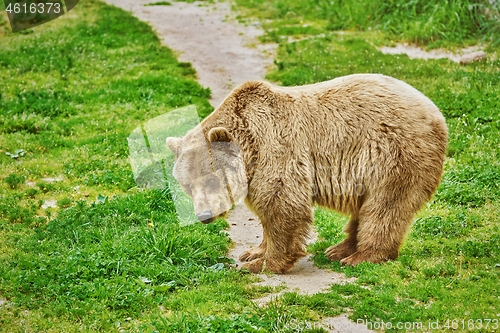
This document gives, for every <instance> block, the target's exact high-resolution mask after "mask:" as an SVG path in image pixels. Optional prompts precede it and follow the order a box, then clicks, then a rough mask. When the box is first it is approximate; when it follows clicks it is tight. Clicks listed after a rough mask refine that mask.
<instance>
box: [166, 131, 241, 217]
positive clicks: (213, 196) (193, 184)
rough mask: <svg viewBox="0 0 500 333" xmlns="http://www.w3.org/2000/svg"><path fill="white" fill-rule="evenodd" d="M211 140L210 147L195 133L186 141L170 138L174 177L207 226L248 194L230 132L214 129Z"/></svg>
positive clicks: (168, 143) (239, 158) (168, 140)
mask: <svg viewBox="0 0 500 333" xmlns="http://www.w3.org/2000/svg"><path fill="white" fill-rule="evenodd" d="M208 139H209V143H208V144H209V145H210V146H208V144H207V142H206V141H205V137H204V136H203V135H202V133H201V135H200V132H198V133H197V132H196V131H195V130H193V131H190V132H188V134H186V136H185V137H184V138H167V145H168V147H169V148H170V150H171V151H172V152H174V154H175V164H174V169H173V176H174V177H175V179H177V181H178V182H179V184H180V185H181V187H182V190H183V191H184V192H185V193H186V194H187V195H189V196H190V197H191V198H192V200H193V205H194V210H195V214H196V217H197V218H198V220H200V221H201V222H202V223H205V224H207V223H211V222H213V221H215V220H216V219H217V218H219V217H222V216H224V215H225V213H226V212H228V211H229V210H230V209H231V208H232V207H233V205H234V204H235V203H237V202H238V201H240V200H242V199H244V198H245V196H246V195H247V180H246V173H245V165H244V163H243V158H242V154H241V151H240V149H239V147H238V146H237V145H236V144H235V143H234V142H232V139H231V135H230V134H229V132H228V131H227V130H226V129H225V128H222V127H216V128H212V129H211V130H210V131H209V133H208ZM209 147H210V151H209Z"/></svg>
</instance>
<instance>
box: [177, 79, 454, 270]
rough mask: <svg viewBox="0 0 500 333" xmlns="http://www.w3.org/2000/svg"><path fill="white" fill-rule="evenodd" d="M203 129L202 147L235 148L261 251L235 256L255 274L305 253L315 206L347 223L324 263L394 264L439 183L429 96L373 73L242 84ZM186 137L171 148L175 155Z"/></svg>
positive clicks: (441, 123)
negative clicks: (291, 83) (289, 83)
mask: <svg viewBox="0 0 500 333" xmlns="http://www.w3.org/2000/svg"><path fill="white" fill-rule="evenodd" d="M200 128H201V130H202V131H203V133H204V136H205V138H206V140H207V142H219V141H224V142H227V141H231V142H234V143H235V144H237V145H238V146H239V148H240V149H241V154H242V158H243V162H244V165H245V168H246V182H247V184H248V194H247V196H246V198H245V203H246V205H247V206H248V207H249V208H250V209H251V210H252V211H253V212H254V213H255V214H256V215H257V216H258V217H259V218H260V220H261V221H262V226H263V230H264V238H263V241H262V244H261V245H260V246H258V247H256V248H254V249H251V250H250V251H247V252H245V253H244V254H243V255H242V256H241V258H240V259H241V260H244V261H248V262H247V263H246V264H245V267H247V268H248V269H249V270H250V271H251V272H254V273H257V272H260V271H262V270H269V271H274V272H278V273H283V272H285V271H287V270H288V269H290V268H291V267H293V265H294V263H295V262H296V261H297V260H298V259H299V258H300V257H302V256H304V255H305V251H304V240H305V237H306V236H307V234H308V232H309V230H310V226H311V224H312V222H313V206H314V205H315V204H317V205H320V206H323V207H327V208H330V209H333V210H336V211H338V212H340V213H343V214H348V215H350V216H351V219H350V221H349V223H348V225H347V227H346V229H345V231H346V233H347V238H346V239H345V240H344V241H343V242H341V243H340V244H337V245H335V246H332V247H330V248H328V249H327V250H326V255H327V256H328V258H330V259H331V260H333V261H335V260H340V262H341V263H342V264H348V265H357V264H359V263H360V262H363V261H369V262H374V263H380V262H383V261H386V260H390V259H396V258H397V257H398V255H399V248H400V246H401V243H402V242H403V240H404V237H405V235H406V233H407V231H408V228H409V227H410V225H411V222H412V219H413V216H414V214H415V213H416V212H417V211H418V210H419V209H420V208H421V207H422V205H423V204H424V203H425V202H426V201H428V200H429V199H430V198H431V196H432V194H433V193H434V192H435V190H436V188H437V186H438V185H439V182H440V180H441V175H442V172H443V162H444V159H445V152H446V146H447V135H448V129H447V126H446V122H445V119H444V117H443V115H442V114H441V112H440V111H439V109H438V108H437V107H436V106H435V105H434V104H433V103H432V102H431V101H430V100H429V99H428V98H427V97H425V96H424V95H423V94H422V93H420V92H419V91H417V90H416V89H414V88H413V87H411V86H409V85H408V84H406V83H404V82H402V81H399V80H397V79H394V78H391V77H387V76H383V75H378V74H355V75H349V76H345V77H339V78H336V79H334V80H331V81H327V82H321V83H317V84H312V85H306V86H299V87H279V86H274V85H271V84H269V83H267V82H260V81H252V82H247V83H244V84H243V85H241V86H239V87H237V88H236V89H234V90H233V91H232V92H231V93H230V94H229V96H228V97H227V98H226V99H225V100H224V101H223V103H222V104H221V105H220V106H219V107H218V108H217V109H216V110H215V111H214V112H213V113H212V114H211V115H210V116H209V117H207V118H206V119H205V120H204V121H203V122H202V123H201V124H200V125H199V128H197V129H195V130H193V131H194V132H195V131H199V130H200ZM189 136H190V134H189V133H188V134H187V135H186V137H185V138H182V139H181V138H177V139H174V138H170V139H169V140H170V142H169V146H170V147H171V149H173V150H174V149H177V150H180V152H179V156H180V155H182V148H181V147H182V142H183V140H184V141H189ZM194 160H195V157H194V156H192V157H190V158H183V159H182V161H183V162H182V163H192V162H193V161H194ZM180 161H181V159H178V161H177V163H180ZM190 161H191V162H190ZM199 165H201V164H199ZM195 167H196V166H195ZM182 169H183V170H186V172H188V173H189V171H187V170H192V168H182ZM191 172H192V171H191ZM185 176H187V178H189V175H185ZM197 200H208V199H207V198H196V199H194V201H197ZM215 217H216V216H214V218H215Z"/></svg>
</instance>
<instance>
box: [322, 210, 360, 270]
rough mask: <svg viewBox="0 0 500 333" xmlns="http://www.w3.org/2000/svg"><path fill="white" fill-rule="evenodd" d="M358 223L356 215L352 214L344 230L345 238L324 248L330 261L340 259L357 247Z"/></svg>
mask: <svg viewBox="0 0 500 333" xmlns="http://www.w3.org/2000/svg"><path fill="white" fill-rule="evenodd" d="M358 225H359V221H358V218H357V216H355V215H353V216H352V217H351V219H350V220H349V223H348V224H347V226H346V228H345V230H344V232H345V233H346V234H347V237H346V239H344V240H343V241H342V242H340V243H338V244H337V245H334V246H330V247H329V248H328V249H326V251H325V254H326V256H327V257H328V259H330V260H331V261H340V260H342V259H344V258H346V257H348V256H350V255H351V254H353V253H354V252H356V249H357V243H358V240H357V238H358Z"/></svg>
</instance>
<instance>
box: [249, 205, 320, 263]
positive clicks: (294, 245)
mask: <svg viewBox="0 0 500 333" xmlns="http://www.w3.org/2000/svg"><path fill="white" fill-rule="evenodd" d="M283 205H284V206H288V204H286V203H284V204H283ZM293 209H294V210H295V211H294V210H292V207H289V206H288V207H282V209H277V208H276V209H273V210H272V211H266V212H263V213H261V214H258V215H259V218H260V220H261V221H262V227H263V229H264V239H265V240H266V250H265V252H264V254H263V255H262V257H260V258H256V259H254V260H251V261H249V262H247V263H246V264H244V265H243V268H246V269H248V270H249V271H250V272H252V273H262V272H263V271H270V272H275V273H285V272H286V271H288V270H289V269H291V268H292V267H293V266H294V264H295V263H296V262H297V261H298V260H299V259H300V258H302V257H304V256H305V255H306V254H307V253H306V252H305V250H304V248H305V243H306V239H307V236H308V234H309V230H310V226H311V224H312V221H313V214H312V209H311V207H307V205H304V207H302V208H300V207H299V208H297V207H295V208H293ZM263 243H264V242H263ZM261 245H262V244H261Z"/></svg>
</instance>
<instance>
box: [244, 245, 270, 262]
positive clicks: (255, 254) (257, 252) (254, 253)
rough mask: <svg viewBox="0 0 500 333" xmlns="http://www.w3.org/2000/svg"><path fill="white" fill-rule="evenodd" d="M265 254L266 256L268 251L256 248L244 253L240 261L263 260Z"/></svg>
mask: <svg viewBox="0 0 500 333" xmlns="http://www.w3.org/2000/svg"><path fill="white" fill-rule="evenodd" d="M265 254H266V249H263V248H261V247H260V246H257V247H254V248H253V249H250V250H248V251H245V252H243V253H242V254H241V255H240V261H252V260H255V259H259V258H262V257H263V256H264V255H265Z"/></svg>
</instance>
